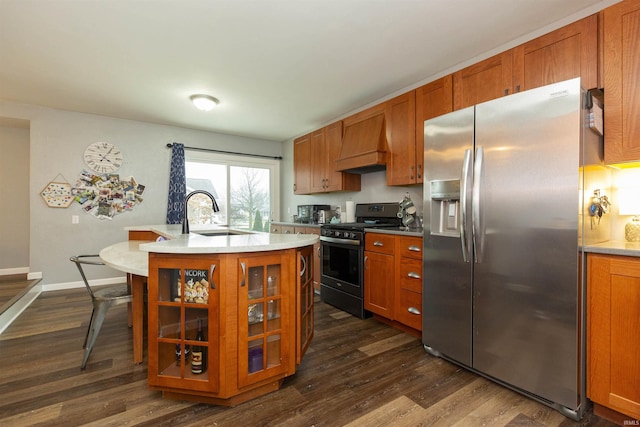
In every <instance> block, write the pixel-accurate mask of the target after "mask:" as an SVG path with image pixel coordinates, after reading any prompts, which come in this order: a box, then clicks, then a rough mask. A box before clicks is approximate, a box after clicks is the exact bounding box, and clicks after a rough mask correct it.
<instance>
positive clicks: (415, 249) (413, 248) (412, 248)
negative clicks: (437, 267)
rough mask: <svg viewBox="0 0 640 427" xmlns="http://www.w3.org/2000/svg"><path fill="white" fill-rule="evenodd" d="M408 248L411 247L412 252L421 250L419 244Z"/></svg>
mask: <svg viewBox="0 0 640 427" xmlns="http://www.w3.org/2000/svg"><path fill="white" fill-rule="evenodd" d="M407 249H409V250H410V251H411V252H420V248H419V247H418V246H413V245H411V246H409V247H408V248H407Z"/></svg>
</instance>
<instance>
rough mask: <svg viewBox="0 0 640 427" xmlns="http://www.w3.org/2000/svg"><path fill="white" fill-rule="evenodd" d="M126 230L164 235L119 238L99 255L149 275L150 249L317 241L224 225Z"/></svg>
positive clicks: (193, 250)
mask: <svg viewBox="0 0 640 427" xmlns="http://www.w3.org/2000/svg"><path fill="white" fill-rule="evenodd" d="M126 230H127V231H152V232H154V233H156V234H158V235H160V236H162V237H163V238H164V239H159V240H158V241H148V240H130V241H125V242H120V243H116V244H114V245H111V246H107V247H106V248H104V249H102V250H101V251H100V258H101V259H102V261H103V262H104V263H105V264H106V265H108V266H109V267H112V268H115V269H116V270H120V271H124V272H126V273H131V274H136V275H138V276H147V275H148V271H149V252H154V253H170V254H215V253H218V254H220V253H241V252H266V251H276V250H282V249H292V248H299V247H304V246H309V245H313V244H314V243H316V242H317V241H318V235H316V234H297V235H296V234H270V233H260V232H247V231H246V230H245V231H242V230H234V229H229V228H227V227H209V228H207V229H198V230H193V229H192V231H194V232H192V233H189V234H188V235H183V234H181V233H182V227H181V226H180V225H149V226H135V227H127V228H126ZM197 233H207V234H208V235H206V236H204V235H201V234H197ZM229 233H234V234H229Z"/></svg>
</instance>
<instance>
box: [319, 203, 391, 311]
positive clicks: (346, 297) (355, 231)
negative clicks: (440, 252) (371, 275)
mask: <svg viewBox="0 0 640 427" xmlns="http://www.w3.org/2000/svg"><path fill="white" fill-rule="evenodd" d="M398 211H399V205H398V203H365V204H357V205H356V222H351V223H336V224H331V223H330V224H324V225H322V226H321V227H320V243H321V246H322V266H321V270H322V277H321V284H320V298H321V299H322V301H324V302H326V303H328V304H331V305H333V306H335V307H337V308H340V309H341V310H344V311H346V312H348V313H350V314H353V315H354V316H357V317H360V318H365V317H368V316H370V313H369V312H368V311H366V310H365V309H364V238H365V229H382V228H387V229H389V228H396V229H398V228H400V227H402V219H401V218H399V217H398Z"/></svg>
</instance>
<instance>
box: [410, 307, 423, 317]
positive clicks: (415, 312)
mask: <svg viewBox="0 0 640 427" xmlns="http://www.w3.org/2000/svg"><path fill="white" fill-rule="evenodd" d="M407 311H408V312H409V313H411V314H417V315H420V314H422V313H420V310H418V309H417V308H415V307H409V308H407Z"/></svg>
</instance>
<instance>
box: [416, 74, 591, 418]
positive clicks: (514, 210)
mask: <svg viewBox="0 0 640 427" xmlns="http://www.w3.org/2000/svg"><path fill="white" fill-rule="evenodd" d="M589 96H590V95H589V94H588V93H586V92H584V91H583V90H581V88H580V79H574V80H569V81H566V82H562V83H557V84H553V85H549V86H545V87H542V88H537V89H533V90H530V91H526V92H521V93H517V94H514V95H510V96H506V97H503V98H500V99H496V100H493V101H489V102H486V103H482V104H478V105H475V106H473V107H469V108H466V109H463V110H458V111H454V112H452V113H450V114H446V115H444V116H440V117H437V118H434V119H431V120H427V121H425V122H424V142H425V144H424V147H425V148H424V177H425V181H424V212H423V213H424V267H423V268H424V274H423V277H424V282H423V332H422V339H423V344H424V346H425V349H426V350H427V351H428V352H429V353H431V354H433V355H436V356H440V357H444V358H446V359H449V360H451V361H453V362H455V363H457V364H460V365H463V366H465V367H467V368H468V369H470V370H473V371H475V372H477V373H480V374H482V375H484V376H487V377H489V378H491V379H493V380H495V381H497V382H500V383H502V384H503V385H506V386H508V387H510V388H513V389H515V390H517V391H520V392H523V393H526V394H528V395H530V396H531V397H533V398H535V399H537V400H539V401H541V402H543V403H545V404H547V405H549V406H552V407H554V408H555V409H557V410H559V411H560V412H562V413H563V414H565V415H566V416H569V417H571V418H574V419H579V418H580V417H581V416H582V411H583V410H584V406H585V399H586V397H585V383H584V366H585V363H584V351H583V347H584V313H583V311H582V307H583V298H584V284H583V281H582V276H581V271H580V270H581V266H582V265H583V262H582V261H583V260H582V258H583V254H582V251H581V247H582V245H581V239H583V238H584V235H583V234H584V232H585V230H584V228H585V226H584V225H583V224H587V227H586V228H589V229H590V228H592V226H591V225H589V224H591V222H590V221H589V219H585V220H584V221H583V212H585V210H584V208H585V207H584V204H585V201H584V196H583V194H585V193H586V192H588V191H589V190H588V189H585V188H584V170H585V169H584V168H583V166H584V165H585V164H593V165H598V164H600V163H601V161H600V158H601V152H602V147H601V139H600V137H599V136H598V135H596V134H595V133H594V132H592V131H591V130H590V129H588V127H587V126H586V125H585V119H586V116H585V113H586V112H585V109H584V106H585V102H586V100H588V99H589ZM587 231H588V230H587ZM588 232H590V231H588Z"/></svg>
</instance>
